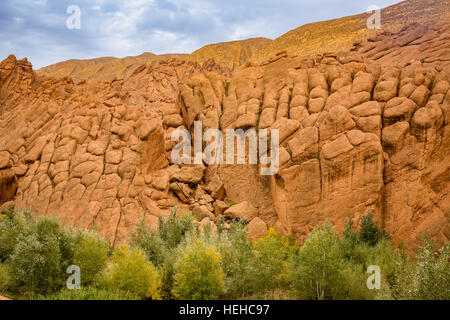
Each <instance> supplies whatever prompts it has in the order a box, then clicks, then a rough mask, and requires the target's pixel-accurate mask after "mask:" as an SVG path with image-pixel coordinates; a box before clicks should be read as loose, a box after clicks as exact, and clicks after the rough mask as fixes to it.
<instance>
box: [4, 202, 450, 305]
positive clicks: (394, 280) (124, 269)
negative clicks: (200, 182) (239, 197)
mask: <svg viewBox="0 0 450 320" xmlns="http://www.w3.org/2000/svg"><path fill="white" fill-rule="evenodd" d="M199 225H200V224H199V223H198V222H196V221H195V219H194V218H193V217H192V216H191V215H190V214H187V215H185V216H183V217H177V214H176V210H174V211H173V212H171V214H170V215H169V216H168V217H160V218H159V226H158V231H156V230H152V229H151V228H150V227H148V226H147V225H146V224H145V216H144V217H143V219H142V221H141V223H139V224H138V226H137V228H136V231H135V232H134V234H133V235H132V237H131V242H130V246H128V245H122V246H120V247H119V248H116V249H112V248H110V247H109V246H108V244H107V243H106V242H104V241H103V240H101V239H100V238H99V236H98V235H97V234H96V233H94V232H86V231H81V230H74V229H67V228H61V227H60V226H59V223H58V222H57V221H55V220H52V219H47V218H38V219H36V218H33V217H32V216H31V215H30V214H29V213H17V212H12V211H10V212H7V213H6V214H2V215H0V293H4V294H9V295H11V294H13V295H15V296H16V297H17V298H21V297H26V298H35V299H50V300H90V299H96V300H116V299H117V300H118V299H246V298H255V297H256V298H271V299H273V298H279V297H287V298H300V299H445V300H448V299H450V289H449V288H450V283H449V281H450V268H449V255H450V245H448V244H447V246H445V247H443V248H441V250H440V251H439V252H436V251H434V250H433V248H432V244H431V242H430V241H429V240H425V242H424V245H423V247H422V248H421V249H420V250H419V251H418V252H417V256H416V258H415V259H413V260H410V259H409V258H408V256H407V255H406V254H405V253H404V252H403V249H401V248H400V249H395V248H394V247H393V246H392V244H391V242H390V240H389V235H388V234H387V233H386V232H385V231H383V230H380V229H379V227H378V226H377V225H376V224H375V223H374V221H373V219H372V216H371V215H370V213H369V214H368V215H367V216H366V217H364V218H363V219H362V220H361V224H360V226H359V228H354V227H353V223H352V222H351V221H349V223H348V224H347V226H346V228H345V229H344V231H343V233H342V236H340V235H338V234H337V233H336V232H335V231H334V230H333V228H332V227H331V226H330V225H329V224H325V226H324V227H322V228H316V229H315V230H313V231H312V232H311V233H310V235H309V237H308V238H307V240H306V241H305V243H304V244H303V245H302V246H299V245H298V243H297V242H296V241H294V239H293V238H291V237H284V236H280V235H278V234H277V233H276V231H275V230H274V229H271V228H270V229H269V231H268V233H267V235H266V236H265V237H263V238H261V239H257V240H254V241H250V240H249V239H248V237H247V233H246V229H245V223H244V222H242V221H239V222H232V223H230V224H229V225H227V224H225V223H219V224H218V227H217V231H212V230H211V228H208V227H203V228H200V227H199ZM110 254H112V256H110ZM70 265H77V266H79V267H80V270H81V285H82V288H81V290H68V289H66V288H65V284H66V280H67V277H68V274H67V273H66V270H67V267H68V266H70ZM372 265H376V266H379V267H380V269H381V284H382V285H381V289H380V290H369V289H368V288H367V284H366V282H367V279H368V277H369V275H368V274H367V273H366V271H367V268H368V267H369V266H372Z"/></svg>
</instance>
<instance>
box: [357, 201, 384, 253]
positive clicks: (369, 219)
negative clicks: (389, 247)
mask: <svg viewBox="0 0 450 320" xmlns="http://www.w3.org/2000/svg"><path fill="white" fill-rule="evenodd" d="M359 237H360V240H361V241H363V242H365V243H367V244H368V245H370V246H374V245H376V244H377V242H378V241H380V240H381V239H383V238H385V239H389V238H390V237H389V234H388V233H387V232H386V230H380V229H379V228H378V226H377V224H376V223H375V222H374V221H373V216H372V213H371V211H370V210H369V212H368V214H367V215H366V216H364V217H363V218H362V219H361V224H360V231H359Z"/></svg>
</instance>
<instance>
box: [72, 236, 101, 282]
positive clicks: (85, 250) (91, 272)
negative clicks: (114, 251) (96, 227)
mask: <svg viewBox="0 0 450 320" xmlns="http://www.w3.org/2000/svg"><path fill="white" fill-rule="evenodd" d="M108 250H109V248H108V245H107V244H106V242H104V241H103V240H101V239H100V238H99V237H98V236H97V235H96V234H93V233H80V234H79V236H78V239H77V242H76V246H75V249H74V255H73V264H74V265H77V266H79V267H80V270H81V282H82V284H91V283H93V282H94V281H95V279H96V278H97V276H98V275H99V274H100V272H101V271H103V269H105V267H106V263H107V261H108Z"/></svg>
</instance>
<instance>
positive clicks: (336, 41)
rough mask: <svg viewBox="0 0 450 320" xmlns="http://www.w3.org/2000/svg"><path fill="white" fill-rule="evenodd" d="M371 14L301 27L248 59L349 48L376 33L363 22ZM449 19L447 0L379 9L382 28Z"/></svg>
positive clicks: (395, 28) (411, 0) (418, 0)
mask: <svg viewBox="0 0 450 320" xmlns="http://www.w3.org/2000/svg"><path fill="white" fill-rule="evenodd" d="M369 16H370V14H367V13H363V14H359V15H354V16H349V17H344V18H339V19H333V20H329V21H321V22H317V23H311V24H307V25H304V26H301V27H299V28H297V29H294V30H292V31H289V32H287V33H286V34H284V35H282V36H280V37H279V38H276V39H275V40H273V41H272V42H271V43H270V44H269V45H268V46H267V47H265V48H263V49H261V50H260V51H258V52H257V53H256V54H255V55H253V57H252V58H251V59H250V60H251V61H252V62H253V63H262V62H264V61H266V60H267V59H269V58H270V57H272V56H274V55H275V54H276V53H278V52H280V51H287V52H288V54H292V55H314V54H319V53H324V52H338V51H340V50H349V49H350V48H351V47H352V45H353V43H354V42H355V41H356V40H359V39H365V38H367V37H369V36H371V35H373V34H375V33H376V31H377V30H369V29H368V28H367V26H366V22H367V19H368V17H369ZM429 21H433V22H448V21H450V0H431V1H429V0H409V1H403V2H401V3H398V4H395V5H393V6H390V7H387V8H385V9H383V10H382V11H381V29H382V31H392V32H396V31H399V30H400V29H401V28H402V27H403V26H405V25H408V24H410V23H413V22H418V23H425V22H429Z"/></svg>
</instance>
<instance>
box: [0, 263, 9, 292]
mask: <svg viewBox="0 0 450 320" xmlns="http://www.w3.org/2000/svg"><path fill="white" fill-rule="evenodd" d="M10 281H11V275H10V274H9V269H8V267H7V265H5V264H1V263H0V293H6V291H7V290H8V286H9V282H10Z"/></svg>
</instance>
